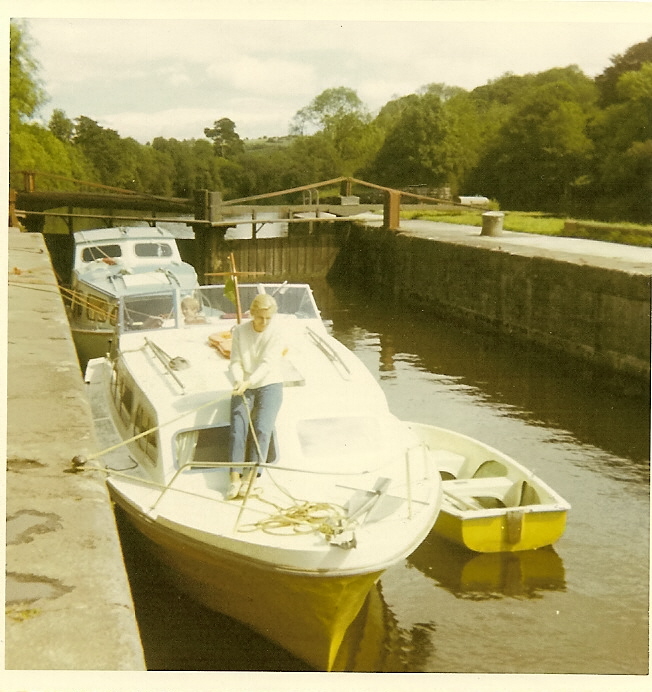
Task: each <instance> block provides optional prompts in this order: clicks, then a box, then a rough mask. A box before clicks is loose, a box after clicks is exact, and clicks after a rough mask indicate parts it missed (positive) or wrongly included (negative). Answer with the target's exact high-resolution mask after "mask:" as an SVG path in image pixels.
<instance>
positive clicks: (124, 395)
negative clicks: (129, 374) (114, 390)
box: [118, 378, 134, 424]
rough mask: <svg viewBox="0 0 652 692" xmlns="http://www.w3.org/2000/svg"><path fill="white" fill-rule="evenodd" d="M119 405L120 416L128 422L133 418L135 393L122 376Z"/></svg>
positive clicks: (119, 388)
mask: <svg viewBox="0 0 652 692" xmlns="http://www.w3.org/2000/svg"><path fill="white" fill-rule="evenodd" d="M118 396H119V397H120V398H119V402H118V406H119V409H120V418H122V421H123V422H124V423H126V424H128V423H129V421H130V420H131V410H132V408H133V405H134V394H133V392H132V391H131V389H130V388H129V387H128V386H127V384H126V382H125V381H124V380H123V379H122V378H121V379H120V381H119V383H118Z"/></svg>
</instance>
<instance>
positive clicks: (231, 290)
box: [224, 276, 237, 306]
mask: <svg viewBox="0 0 652 692" xmlns="http://www.w3.org/2000/svg"><path fill="white" fill-rule="evenodd" d="M236 290H237V289H236V287H235V281H234V280H233V277H232V276H229V278H228V279H227V280H226V281H225V282H224V297H225V298H228V299H229V300H230V301H231V302H232V303H233V305H234V306H235V305H237V301H236V293H235V292H236Z"/></svg>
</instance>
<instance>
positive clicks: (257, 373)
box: [229, 316, 287, 389]
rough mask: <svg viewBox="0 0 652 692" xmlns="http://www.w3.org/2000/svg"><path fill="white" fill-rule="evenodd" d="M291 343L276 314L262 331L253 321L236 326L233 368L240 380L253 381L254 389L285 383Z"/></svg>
mask: <svg viewBox="0 0 652 692" xmlns="http://www.w3.org/2000/svg"><path fill="white" fill-rule="evenodd" d="M286 352H287V344H286V341H285V338H284V337H283V334H282V330H281V329H280V328H279V324H278V321H277V320H276V316H274V317H273V318H272V319H271V320H270V322H269V324H268V325H267V328H266V329H264V330H263V331H262V332H257V331H256V330H255V329H254V324H253V321H250V322H245V323H243V324H239V325H237V326H236V327H235V328H234V329H233V341H232V343H231V363H230V366H229V368H230V370H231V375H232V376H233V379H234V380H235V381H236V382H244V381H245V380H249V385H250V388H251V389H257V388H258V387H264V386H265V385H268V384H275V383H277V382H283V379H284V377H283V368H282V363H283V357H284V355H285V353H286Z"/></svg>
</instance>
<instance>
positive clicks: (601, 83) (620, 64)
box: [595, 36, 652, 107]
mask: <svg viewBox="0 0 652 692" xmlns="http://www.w3.org/2000/svg"><path fill="white" fill-rule="evenodd" d="M646 62H652V36H651V37H650V38H648V39H647V41H642V42H641V43H636V44H635V45H633V46H631V47H630V48H628V49H627V50H626V51H625V52H624V53H623V54H622V55H615V56H613V57H612V58H611V65H610V66H609V67H607V68H606V69H605V70H604V72H603V73H602V74H600V75H598V76H597V77H596V78H595V83H596V85H597V87H598V90H599V92H600V105H601V106H603V107H606V106H610V105H611V104H613V103H616V102H618V101H622V100H623V97H622V94H619V93H618V82H619V80H620V77H621V76H622V75H623V74H625V73H626V72H637V71H638V70H640V68H641V66H642V65H643V63H646Z"/></svg>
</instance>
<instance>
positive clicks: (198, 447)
mask: <svg viewBox="0 0 652 692" xmlns="http://www.w3.org/2000/svg"><path fill="white" fill-rule="evenodd" d="M230 430H231V428H230V426H228V425H222V426H219V427H214V428H199V429H196V430H186V431H184V432H180V433H177V435H176V437H175V451H176V455H177V464H178V465H179V466H186V465H188V464H193V463H196V464H206V463H209V464H210V463H215V462H224V463H227V462H228V461H229V431H230Z"/></svg>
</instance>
